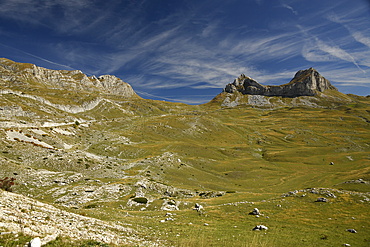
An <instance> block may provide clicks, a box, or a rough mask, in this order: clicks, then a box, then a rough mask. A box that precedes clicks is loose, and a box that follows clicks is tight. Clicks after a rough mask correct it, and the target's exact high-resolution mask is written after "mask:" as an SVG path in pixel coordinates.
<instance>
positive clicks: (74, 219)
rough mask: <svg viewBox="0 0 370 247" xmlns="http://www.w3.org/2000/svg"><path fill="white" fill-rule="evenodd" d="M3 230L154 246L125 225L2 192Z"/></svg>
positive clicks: (1, 212) (0, 215)
mask: <svg viewBox="0 0 370 247" xmlns="http://www.w3.org/2000/svg"><path fill="white" fill-rule="evenodd" d="M0 198H1V201H0V209H1V210H0V227H1V228H2V229H5V230H6V231H9V232H19V231H20V232H22V233H23V234H25V235H29V236H39V237H43V239H45V238H44V237H46V238H47V237H48V236H50V235H54V236H61V237H69V238H71V239H72V240H83V239H88V240H95V241H99V242H103V243H112V244H117V245H137V244H139V243H141V244H143V245H146V246H151V245H153V243H152V242H148V241H146V240H143V239H141V238H139V237H136V231H134V230H133V229H131V228H129V227H126V226H123V224H122V223H121V224H120V223H118V222H116V223H112V222H107V221H102V220H98V219H95V218H90V217H86V216H81V215H78V214H74V213H70V212H67V211H64V210H61V209H58V208H56V207H54V206H51V205H49V204H45V203H42V202H39V201H36V200H34V199H32V198H29V197H26V196H23V195H19V194H14V193H10V192H6V191H2V190H0Z"/></svg>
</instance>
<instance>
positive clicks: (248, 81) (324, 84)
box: [224, 68, 337, 97]
mask: <svg viewBox="0 0 370 247" xmlns="http://www.w3.org/2000/svg"><path fill="white" fill-rule="evenodd" d="M327 89H333V90H337V89H336V88H335V87H334V86H332V85H331V83H330V82H329V81H328V80H327V79H325V78H324V77H323V76H322V75H320V74H319V72H317V71H316V70H315V69H313V68H309V69H307V70H300V71H298V72H297V73H296V74H295V76H294V78H293V79H292V80H291V81H290V82H289V83H287V84H283V85H280V86H264V85H261V84H259V83H258V82H257V81H255V80H253V79H252V78H250V77H248V76H245V75H244V74H242V75H241V76H239V77H238V78H237V79H235V80H234V82H233V83H230V84H228V85H226V87H225V89H224V91H225V92H227V93H234V92H241V93H242V94H250V95H264V96H282V97H298V96H314V95H316V94H317V93H318V92H324V91H325V90H327Z"/></svg>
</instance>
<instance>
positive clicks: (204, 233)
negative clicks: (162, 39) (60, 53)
mask: <svg viewBox="0 0 370 247" xmlns="http://www.w3.org/2000/svg"><path fill="white" fill-rule="evenodd" d="M292 78H293V79H292V80H291V81H290V82H287V83H286V84H283V85H280V86H265V85H262V84H259V83H258V82H256V81H255V80H254V79H252V78H250V77H248V76H246V75H244V74H242V75H240V76H239V77H238V78H236V79H235V81H234V82H231V83H230V82H224V83H225V89H224V90H223V91H222V92H221V91H220V94H218V95H215V97H214V99H213V100H211V101H210V102H208V103H206V104H201V105H187V104H183V103H172V102H166V101H155V100H149V99H143V98H141V97H139V96H138V95H137V94H136V93H135V91H134V89H133V88H132V87H131V86H130V85H129V84H127V83H126V82H123V81H122V80H121V79H119V78H117V77H115V76H110V75H103V76H99V77H96V76H87V75H85V74H84V73H83V72H81V71H78V70H74V71H68V70H49V69H46V68H41V67H38V66H36V65H33V64H25V63H16V62H13V61H11V60H8V59H5V58H2V59H0V136H1V139H0V140H1V141H0V188H1V190H0V246H3V247H10V246H24V245H25V244H28V246H47V247H50V246H80V247H82V246H111V247H115V246H184V247H185V246H197V247H200V246H230V247H231V246H235V247H237V246H238V247H239V246H245V247H257V246H266V247H270V246H312V247H314V246H370V223H369V222H370V214H369V209H370V97H369V96H366V97H365V96H357V95H351V94H343V93H341V92H339V91H338V90H337V89H336V88H335V87H334V86H332V85H331V84H330V75H328V76H327V78H324V77H323V76H321V75H320V73H319V72H318V71H316V70H315V69H313V68H309V69H304V70H301V71H298V72H297V74H296V75H292ZM37 244H39V245H37Z"/></svg>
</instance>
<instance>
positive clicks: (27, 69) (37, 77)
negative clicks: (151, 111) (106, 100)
mask: <svg viewBox="0 0 370 247" xmlns="http://www.w3.org/2000/svg"><path fill="white" fill-rule="evenodd" d="M0 82H2V83H10V84H9V85H18V86H21V85H23V86H25V87H26V86H27V84H30V85H31V84H32V85H33V86H38V87H47V88H53V89H65V90H74V91H88V92H98V93H103V94H113V95H119V96H124V97H132V96H136V93H135V91H134V90H133V89H132V87H131V85H129V84H128V83H126V82H123V81H122V80H121V79H119V78H118V77H115V76H113V75H102V76H99V77H98V78H97V77H95V76H90V77H88V76H87V75H85V74H84V73H82V71H80V70H71V71H69V70H51V69H45V68H42V67H38V66H36V65H33V64H22V63H16V62H13V61H10V60H8V59H5V58H1V59H0ZM0 84H1V83H0Z"/></svg>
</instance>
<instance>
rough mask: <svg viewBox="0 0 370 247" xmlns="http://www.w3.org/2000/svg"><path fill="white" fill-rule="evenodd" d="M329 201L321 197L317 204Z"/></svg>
mask: <svg viewBox="0 0 370 247" xmlns="http://www.w3.org/2000/svg"><path fill="white" fill-rule="evenodd" d="M328 201H329V200H328V199H326V198H325V197H319V198H317V200H316V202H328Z"/></svg>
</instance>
